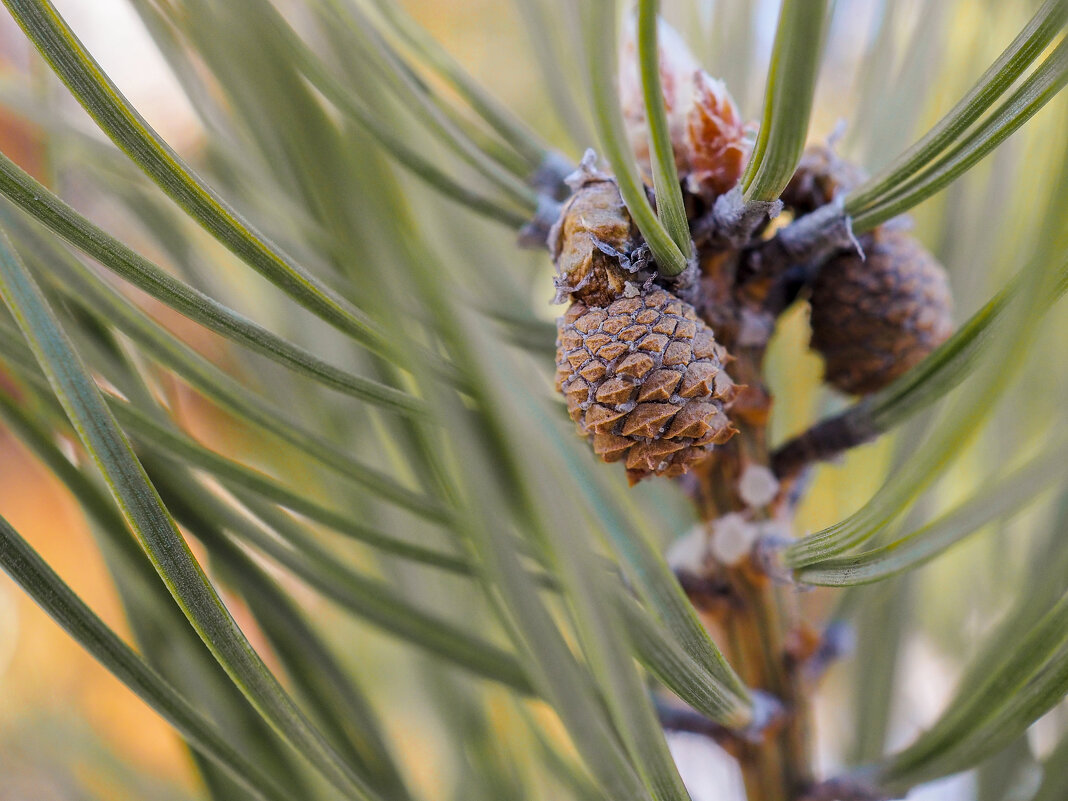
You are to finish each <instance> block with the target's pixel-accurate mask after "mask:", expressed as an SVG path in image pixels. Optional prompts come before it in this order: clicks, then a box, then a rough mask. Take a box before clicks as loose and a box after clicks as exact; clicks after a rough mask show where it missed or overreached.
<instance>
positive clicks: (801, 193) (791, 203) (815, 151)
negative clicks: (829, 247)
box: [781, 145, 864, 214]
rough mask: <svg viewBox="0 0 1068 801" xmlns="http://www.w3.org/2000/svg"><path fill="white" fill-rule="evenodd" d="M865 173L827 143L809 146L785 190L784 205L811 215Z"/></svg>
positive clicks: (797, 211) (846, 189) (798, 212)
mask: <svg viewBox="0 0 1068 801" xmlns="http://www.w3.org/2000/svg"><path fill="white" fill-rule="evenodd" d="M863 180H864V172H863V170H861V169H860V167H858V166H857V165H855V164H853V163H851V162H848V161H846V160H845V159H843V158H840V157H839V156H838V154H837V153H835V152H834V150H832V149H831V148H830V147H829V146H827V145H810V146H809V147H807V148H805V152H804V154H803V155H802V156H801V163H800V164H798V165H797V170H796V171H795V172H794V176H793V178H791V179H790V183H789V184H788V185H787V186H786V189H784V190H783V193H782V197H781V200H782V202H783V204H784V205H785V206H786V207H787V208H788V209H791V210H793V211H794V212H795V213H797V214H808V213H810V212H813V211H815V210H816V209H818V208H819V207H820V206H824V205H826V204H828V203H830V202H831V201H832V200H834V199H835V198H837V197H838V196H839V195H842V194H844V193H846V192H848V191H849V190H850V189H852V188H853V187H854V186H857V185H858V184H860V183H861V181H863Z"/></svg>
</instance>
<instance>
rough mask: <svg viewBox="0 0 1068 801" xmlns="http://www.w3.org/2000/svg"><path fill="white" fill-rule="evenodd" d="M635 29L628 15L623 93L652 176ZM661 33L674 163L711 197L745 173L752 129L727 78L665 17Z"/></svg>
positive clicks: (634, 141)
mask: <svg viewBox="0 0 1068 801" xmlns="http://www.w3.org/2000/svg"><path fill="white" fill-rule="evenodd" d="M636 34H637V32H636V25H635V23H634V21H633V20H632V19H631V20H628V21H627V23H626V25H625V26H624V29H623V40H622V43H621V45H620V48H619V98H620V103H621V105H622V108H623V119H624V121H625V123H626V130H627V138H628V140H629V141H630V145H631V148H633V150H634V154H635V156H636V157H637V158H638V163H639V165H640V166H641V168H642V170H644V172H645V173H646V176H647V177H648V176H649V175H651V168H650V159H649V124H648V119H647V117H646V114H645V102H644V99H643V96H642V86H641V77H640V72H639V67H638V43H637V35H636ZM658 38H659V44H660V48H659V50H660V82H661V84H662V85H663V87H664V105H665V106H666V108H667V116H668V131H669V133H670V135H671V145H672V148H673V149H674V151H675V165H676V167H677V168H678V170H679V175H680V177H681V178H683V179H684V180H685V181H686V186H687V188H688V189H689V190H690V191H691V192H693V193H694V194H700V195H703V196H705V197H706V198H708V199H711V198H713V197H715V196H717V195H721V194H723V193H724V192H726V191H728V190H729V189H731V188H732V187H733V186H734V185H735V184H736V183H737V182H738V180H739V179H740V178H741V177H742V171H743V170H744V168H745V163H746V161H747V160H748V158H749V154H750V152H751V151H752V141H753V132H752V129H751V127H750V126H747V125H745V124H744V123H743V122H742V118H741V115H740V114H739V112H738V108H737V106H736V105H735V103H734V100H733V98H731V96H730V93H729V92H728V91H727V87H726V85H724V83H723V81H720V80H718V79H716V78H713V77H712V76H711V75H709V74H708V73H707V72H705V71H704V70H703V69H701V66H700V64H698V63H697V61H696V59H695V58H694V57H693V55H692V54H691V53H690V50H689V48H688V47H687V46H686V43H685V42H684V41H683V40H682V37H681V36H679V34H678V33H677V32H676V31H675V30H674V29H673V28H672V27H671V26H670V25H668V24H667V23H666V22H664V21H663V20H660V21H659V23H658Z"/></svg>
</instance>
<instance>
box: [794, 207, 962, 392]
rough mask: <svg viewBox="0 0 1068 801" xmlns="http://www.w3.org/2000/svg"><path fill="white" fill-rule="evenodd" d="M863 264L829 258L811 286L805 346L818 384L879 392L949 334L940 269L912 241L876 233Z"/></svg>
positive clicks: (948, 302)
mask: <svg viewBox="0 0 1068 801" xmlns="http://www.w3.org/2000/svg"><path fill="white" fill-rule="evenodd" d="M861 244H862V245H863V247H864V250H865V253H866V259H861V257H860V256H859V255H858V254H856V253H847V254H843V255H840V256H837V257H835V258H833V259H831V260H830V261H829V262H827V264H825V265H824V266H823V268H822V269H821V270H820V273H819V276H818V277H817V279H816V281H815V283H814V284H813V287H812V297H811V299H810V302H811V305H812V343H811V346H812V348H814V349H815V350H817V351H819V352H820V353H821V354H822V355H823V358H824V362H825V374H824V380H825V381H827V382H828V383H829V384H832V385H833V386H835V387H837V388H838V389H840V390H843V391H844V392H849V393H852V394H858V395H866V394H868V393H871V392H875V391H876V390H879V389H882V388H883V387H885V386H886V385H887V384H889V383H890V382H891V381H893V380H894V379H895V378H897V377H898V376H900V375H902V374H904V373H905V372H906V371H907V370H908V369H909V368H911V367H912V366H914V365H915V364H917V363H918V362H920V361H921V360H922V359H923V358H924V357H926V356H927V355H928V354H929V353H931V351H933V350H934V349H935V348H936V347H938V346H939V345H940V344H942V343H943V342H944V341H945V340H946V338H947V337H949V334H950V332H951V331H952V322H951V320H950V312H951V310H952V298H951V296H950V290H949V282H948V280H947V278H946V272H945V270H944V269H942V265H940V264H939V263H938V262H937V261H935V259H934V257H933V256H932V255H931V254H930V253H928V252H927V251H926V250H925V249H924V248H923V247H922V246H921V245H920V244H919V243H918V242H917V241H916V240H915V239H913V238H912V237H911V236H909V235H908V234H906V233H904V232H901V231H894V230H886V229H882V228H880V229H876V231H875V232H874V233H873V234H871V235H869V236H867V237H864V239H863V240H862V243H861Z"/></svg>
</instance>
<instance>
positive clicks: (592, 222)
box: [549, 169, 639, 306]
mask: <svg viewBox="0 0 1068 801" xmlns="http://www.w3.org/2000/svg"><path fill="white" fill-rule="evenodd" d="M638 241H639V236H638V234H637V231H636V230H635V227H634V224H633V222H632V221H631V219H630V214H629V213H628V212H627V207H626V206H625V205H624V204H623V198H622V197H621V196H620V194H619V186H618V185H617V184H616V182H615V180H614V179H613V178H611V177H610V176H608V175H605V174H604V173H598V172H596V171H594V170H592V169H589V171H588V172H587V173H585V174H584V175H583V176H582V177H580V178H578V179H577V181H576V186H575V192H574V194H573V195H572V196H571V198H570V199H569V200H568V201H567V203H566V204H564V208H563V210H562V211H561V213H560V219H559V220H557V222H556V224H555V225H553V227H552V230H551V231H550V232H549V251H550V252H551V253H552V256H553V262H554V263H555V264H556V272H557V275H556V279H555V282H556V293H557V295H556V302H557V303H563V302H565V301H566V300H568V299H569V298H570V299H571V300H573V301H576V302H581V303H586V304H589V305H591V306H607V305H608V304H609V303H611V302H612V301H613V300H614V299H615V298H617V297H619V296H620V295H622V294H623V291H624V289H625V288H626V282H627V278H628V274H629V272H630V271H631V270H632V267H631V264H630V254H631V252H632V251H633V250H634V249H635V248H636V247H637V244H638Z"/></svg>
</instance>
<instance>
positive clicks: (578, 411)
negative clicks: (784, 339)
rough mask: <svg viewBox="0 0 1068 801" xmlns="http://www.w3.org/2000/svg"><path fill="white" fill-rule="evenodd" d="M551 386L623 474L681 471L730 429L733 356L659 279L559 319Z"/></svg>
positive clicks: (723, 438) (601, 452) (573, 309)
mask: <svg viewBox="0 0 1068 801" xmlns="http://www.w3.org/2000/svg"><path fill="white" fill-rule="evenodd" d="M557 330H558V332H559V337H558V339H557V351H556V386H557V389H558V390H560V391H561V392H562V393H563V394H564V397H565V398H566V399H567V408H568V411H569V413H570V414H571V419H573V420H574V421H575V423H576V424H577V425H578V430H579V433H580V434H582V435H583V436H586V437H588V438H589V439H590V440H591V441H592V444H593V449H594V451H595V452H596V453H597V454H598V455H599V456H600V457H601V458H602V459H604V460H605V461H606V462H616V461H621V460H622V461H623V462H624V464H625V466H626V468H627V477H628V478H629V479H630V482H631V483H632V484H633V483H636V482H637V481H640V480H641V479H642V478H645V477H646V476H649V475H653V474H656V475H666V476H678V475H681V474H682V473H685V472H686V471H687V470H688V469H689V468H690V467H691V466H692V465H694V464H696V463H697V462H699V461H701V460H702V459H704V458H705V457H706V456H708V454H709V453H710V452H711V451H712V449H713V447H714V446H715V445H716V444H720V443H723V442H726V441H727V440H728V439H730V437H731V436H732V435H733V434H734V433H735V431H736V429H735V428H734V426H733V425H732V424H731V421H730V420H729V419H728V418H727V414H726V411H725V409H726V408H727V407H728V406H729V405H730V403H731V401H732V400H733V398H734V396H735V394H736V392H737V388H736V387H735V385H734V382H733V381H731V379H730V376H728V375H727V372H726V370H724V367H723V365H724V362H725V361H727V360H728V359H729V358H730V357H729V356H728V355H727V352H726V350H725V349H724V348H723V347H722V346H721V345H719V344H717V343H716V340H715V339H714V338H713V336H712V330H711V329H710V328H709V327H708V326H707V325H705V324H704V322H702V321H701V320H700V318H698V316H697V314H696V313H695V312H694V309H693V307H692V306H690V305H689V304H688V303H685V302H684V301H682V300H680V299H679V298H677V297H676V296H675V295H673V294H671V293H670V292H668V291H666V290H664V289H660V288H658V287H656V288H653V289H651V290H649V291H648V292H647V293H643V294H638V295H635V296H634V297H623V298H619V299H618V300H615V301H613V302H612V303H611V304H609V305H608V306H607V307H598V306H589V305H586V304H584V303H574V304H572V306H571V307H570V308H569V309H568V310H567V313H566V314H564V316H563V317H561V318H560V319H559V320H558V321H557Z"/></svg>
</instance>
